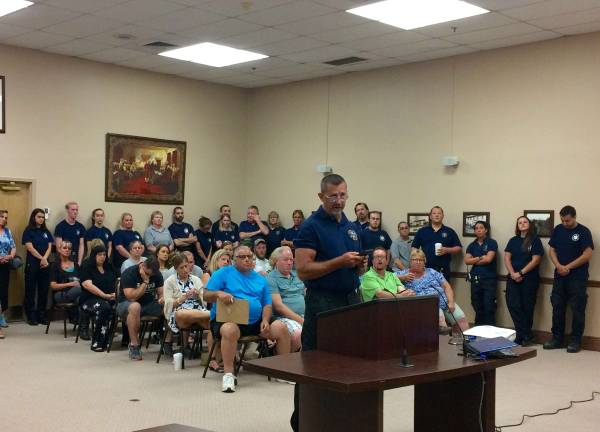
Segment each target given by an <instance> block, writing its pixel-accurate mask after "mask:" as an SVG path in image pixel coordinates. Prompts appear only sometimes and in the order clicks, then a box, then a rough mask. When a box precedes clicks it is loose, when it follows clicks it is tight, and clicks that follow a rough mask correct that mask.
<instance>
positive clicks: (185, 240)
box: [169, 206, 198, 254]
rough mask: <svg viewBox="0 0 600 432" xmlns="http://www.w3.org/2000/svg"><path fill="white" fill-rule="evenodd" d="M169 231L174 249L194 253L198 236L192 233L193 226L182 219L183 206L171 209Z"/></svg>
mask: <svg viewBox="0 0 600 432" xmlns="http://www.w3.org/2000/svg"><path fill="white" fill-rule="evenodd" d="M169 233H171V237H172V238H173V242H174V243H175V250H178V251H179V252H185V251H188V252H191V253H193V254H194V253H196V250H195V248H194V246H195V244H196V242H197V241H198V238H197V237H196V235H195V234H194V227H192V226H191V225H190V224H189V223H186V222H184V221H183V207H179V206H178V207H175V208H174V209H173V223H172V224H171V225H169Z"/></svg>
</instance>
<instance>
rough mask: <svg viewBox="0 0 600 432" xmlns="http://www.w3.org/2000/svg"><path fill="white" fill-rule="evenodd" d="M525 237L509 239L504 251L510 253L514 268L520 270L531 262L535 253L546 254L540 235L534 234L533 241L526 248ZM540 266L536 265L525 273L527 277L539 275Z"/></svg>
mask: <svg viewBox="0 0 600 432" xmlns="http://www.w3.org/2000/svg"><path fill="white" fill-rule="evenodd" d="M524 240H525V239H524V238H523V237H521V236H514V237H513V238H511V239H510V240H509V241H508V244H507V245H506V248H505V249H504V252H509V253H510V263H511V264H512V266H513V269H514V270H515V271H516V272H518V271H520V270H523V268H524V267H525V266H526V265H527V264H529V262H530V261H531V260H532V258H533V257H534V256H535V255H539V256H540V257H541V256H544V246H542V242H541V241H540V238H539V237H538V236H533V238H532V239H531V243H529V246H528V247H527V248H525V249H523V241H524ZM539 273H540V266H539V265H538V266H536V267H535V268H534V269H533V270H531V271H530V272H528V273H526V274H525V277H529V276H539Z"/></svg>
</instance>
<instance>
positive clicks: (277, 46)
mask: <svg viewBox="0 0 600 432" xmlns="http://www.w3.org/2000/svg"><path fill="white" fill-rule="evenodd" d="M325 45H329V42H323V41H320V40H316V39H312V38H307V37H302V36H301V37H297V38H294V39H288V40H284V41H280V42H275V43H273V44H268V45H261V46H259V47H256V49H257V50H258V51H260V52H261V53H262V54H266V55H269V56H276V55H281V54H291V53H295V52H299V51H306V50H309V49H312V48H318V47H322V46H325Z"/></svg>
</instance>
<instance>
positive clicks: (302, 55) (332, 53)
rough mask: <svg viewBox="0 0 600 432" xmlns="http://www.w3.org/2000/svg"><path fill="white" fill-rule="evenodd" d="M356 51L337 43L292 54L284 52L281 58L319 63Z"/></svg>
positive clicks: (356, 52) (350, 54) (353, 53)
mask: <svg viewBox="0 0 600 432" xmlns="http://www.w3.org/2000/svg"><path fill="white" fill-rule="evenodd" d="M357 54H358V51H356V50H353V49H350V48H346V47H343V46H339V45H328V46H325V47H321V48H315V49H312V50H307V51H302V52H298V53H293V54H284V55H282V56H281V58H283V59H286V60H291V61H294V62H298V63H310V62H313V63H321V62H324V61H330V60H336V59H340V58H344V57H349V56H354V55H357Z"/></svg>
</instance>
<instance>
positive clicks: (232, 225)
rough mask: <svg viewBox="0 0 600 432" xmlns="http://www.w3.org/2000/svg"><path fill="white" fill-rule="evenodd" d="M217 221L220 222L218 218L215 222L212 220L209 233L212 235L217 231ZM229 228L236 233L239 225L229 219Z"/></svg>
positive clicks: (238, 230)
mask: <svg viewBox="0 0 600 432" xmlns="http://www.w3.org/2000/svg"><path fill="white" fill-rule="evenodd" d="M219 222H220V219H219V220H217V221H216V222H213V224H212V227H211V228H210V233H211V234H212V235H213V237H214V236H215V233H216V232H217V231H219ZM231 229H233V230H234V231H235V232H237V233H238V234H239V232H240V227H239V226H238V224H236V223H235V222H234V221H231Z"/></svg>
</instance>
